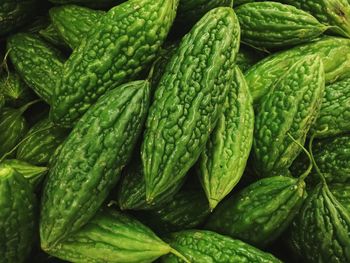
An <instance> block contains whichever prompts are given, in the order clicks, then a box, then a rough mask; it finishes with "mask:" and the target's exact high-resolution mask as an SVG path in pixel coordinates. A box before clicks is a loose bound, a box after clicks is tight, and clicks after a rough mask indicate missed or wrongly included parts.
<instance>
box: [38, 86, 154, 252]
mask: <svg viewBox="0 0 350 263" xmlns="http://www.w3.org/2000/svg"><path fill="white" fill-rule="evenodd" d="M148 104H149V83H148V82H147V81H135V82H130V83H127V84H124V85H122V86H120V87H118V88H116V89H114V90H112V91H110V92H108V93H106V94H105V95H104V96H103V97H101V99H100V100H98V102H97V103H96V104H95V105H94V106H93V107H91V108H90V110H89V111H88V112H87V113H86V114H85V115H84V116H83V117H82V118H81V119H80V121H79V122H78V123H77V125H76V126H75V128H74V129H73V131H72V132H71V133H70V135H69V136H68V138H67V139H66V140H65V142H64V144H63V146H62V148H61V150H60V152H59V153H58V156H57V160H55V161H54V163H53V166H52V167H51V169H50V172H49V175H48V180H47V182H46V185H45V187H44V190H43V197H42V198H43V199H42V210H41V222H40V235H41V246H42V248H43V249H44V250H50V249H51V248H52V247H53V246H54V245H55V244H57V242H58V241H60V240H62V239H63V238H64V237H66V236H67V235H69V234H70V233H72V232H74V231H76V230H78V229H79V228H80V227H82V226H83V225H85V224H86V223H87V222H88V221H89V220H90V219H91V218H92V217H93V216H94V215H95V213H96V211H97V210H98V209H99V207H100V206H101V204H102V203H103V201H104V200H105V198H106V197H107V195H108V194H109V191H110V190H111V189H112V188H113V187H114V186H115V184H116V183H117V181H118V178H119V175H120V172H121V170H122V168H123V167H124V166H125V165H126V163H127V162H128V160H129V158H130V155H131V153H132V151H133V148H134V146H135V143H136V141H137V139H138V136H139V135H140V133H141V131H142V127H143V124H144V120H145V118H146V114H147V110H148ZM72 149H74V150H73V151H72Z"/></svg>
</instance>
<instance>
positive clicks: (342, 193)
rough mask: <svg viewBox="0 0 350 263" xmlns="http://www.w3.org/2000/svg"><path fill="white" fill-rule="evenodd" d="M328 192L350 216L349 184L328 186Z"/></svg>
mask: <svg viewBox="0 0 350 263" xmlns="http://www.w3.org/2000/svg"><path fill="white" fill-rule="evenodd" d="M329 190H330V191H331V193H332V194H333V195H334V197H335V198H336V199H337V200H338V202H339V203H341V204H342V206H343V207H344V208H345V209H346V210H347V211H348V213H349V215H350V184H330V185H329Z"/></svg>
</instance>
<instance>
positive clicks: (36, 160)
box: [17, 118, 69, 165]
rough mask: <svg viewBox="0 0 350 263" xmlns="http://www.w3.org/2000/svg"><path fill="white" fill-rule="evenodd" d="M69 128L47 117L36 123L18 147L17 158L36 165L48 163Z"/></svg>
mask: <svg viewBox="0 0 350 263" xmlns="http://www.w3.org/2000/svg"><path fill="white" fill-rule="evenodd" d="M68 134H69V130H67V129H63V128H60V127H57V126H54V124H53V123H52V122H51V121H50V120H49V119H48V118H45V119H43V120H41V121H39V122H38V123H37V124H35V125H34V126H33V127H32V128H30V130H29V131H28V133H27V134H26V136H25V138H24V142H23V143H21V144H20V146H19V147H18V149H17V159H19V160H23V161H27V162H29V163H32V164H36V165H47V164H48V162H49V160H50V157H51V156H52V154H53V153H54V151H55V150H56V148H57V147H58V146H59V145H60V144H61V143H62V142H63V141H64V139H65V138H66V137H67V135H68Z"/></svg>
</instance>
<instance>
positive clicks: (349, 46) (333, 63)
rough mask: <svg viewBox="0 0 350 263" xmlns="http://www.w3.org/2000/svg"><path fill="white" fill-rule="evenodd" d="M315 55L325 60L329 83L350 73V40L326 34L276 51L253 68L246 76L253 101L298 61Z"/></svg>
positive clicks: (271, 86)
mask: <svg viewBox="0 0 350 263" xmlns="http://www.w3.org/2000/svg"><path fill="white" fill-rule="evenodd" d="M312 54H317V55H319V56H320V58H321V60H322V63H323V66H324V70H325V77H326V84H330V83H332V82H335V81H337V80H340V79H342V78H345V77H347V76H348V77H349V76H350V73H349V72H350V40H349V39H344V38H337V37H325V38H322V39H321V40H318V41H314V42H311V43H308V44H304V45H300V46H297V47H294V48H291V49H288V50H286V51H281V52H278V53H275V54H273V55H271V56H268V57H267V58H265V59H263V60H261V61H260V62H258V63H257V64H256V65H254V66H253V67H251V68H250V69H249V70H248V71H247V72H246V74H245V76H246V80H247V83H248V87H249V89H250V91H251V94H252V96H253V100H254V102H255V103H258V102H259V100H260V99H261V98H262V97H264V96H265V95H266V94H267V93H268V92H269V91H270V90H271V89H272V88H273V86H274V83H275V82H276V81H277V80H278V79H280V78H281V77H282V76H283V75H284V74H285V72H286V71H287V70H288V69H289V68H290V67H291V66H292V65H293V64H294V63H295V62H296V61H298V60H300V59H302V58H303V57H305V56H307V55H312Z"/></svg>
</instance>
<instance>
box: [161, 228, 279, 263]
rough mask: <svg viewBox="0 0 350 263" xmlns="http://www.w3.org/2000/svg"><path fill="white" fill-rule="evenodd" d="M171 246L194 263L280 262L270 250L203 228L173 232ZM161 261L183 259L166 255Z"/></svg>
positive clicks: (174, 261) (171, 261)
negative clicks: (264, 250) (267, 251)
mask: <svg viewBox="0 0 350 263" xmlns="http://www.w3.org/2000/svg"><path fill="white" fill-rule="evenodd" d="M169 242H170V245H171V247H173V248H175V249H176V250H177V251H179V252H180V253H181V254H183V255H184V256H185V257H186V258H188V259H189V260H190V262H193V263H202V262H206V263H244V262H256V263H277V262H278V263H280V262H281V261H280V260H278V259H277V258H275V257H274V256H273V255H271V254H269V253H265V252H262V251H261V250H259V249H257V248H255V247H253V246H251V245H248V244H246V243H244V242H242V241H239V240H235V239H231V238H229V237H227V236H222V235H220V234H217V233H215V232H211V231H204V230H186V231H181V232H177V233H173V234H171V235H170V237H169ZM161 262H162V263H176V262H183V261H182V260H181V259H179V258H177V257H175V256H173V255H167V256H165V257H162V258H161Z"/></svg>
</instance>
